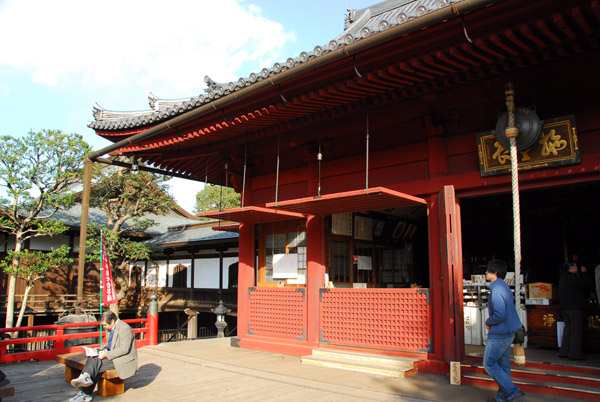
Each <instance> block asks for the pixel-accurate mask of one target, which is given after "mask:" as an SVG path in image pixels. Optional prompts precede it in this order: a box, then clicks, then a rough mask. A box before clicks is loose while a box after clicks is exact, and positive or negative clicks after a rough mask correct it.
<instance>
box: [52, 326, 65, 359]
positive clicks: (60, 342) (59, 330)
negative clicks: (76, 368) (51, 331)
mask: <svg viewBox="0 0 600 402" xmlns="http://www.w3.org/2000/svg"><path fill="white" fill-rule="evenodd" d="M64 334H65V329H64V328H63V327H62V326H61V325H57V327H56V336H57V337H58V339H57V340H55V341H54V350H56V351H57V352H58V354H60V353H62V350H63V349H64V348H65V340H64V339H63V337H62V336H63V335H64Z"/></svg>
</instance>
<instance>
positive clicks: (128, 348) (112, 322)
mask: <svg viewBox="0 0 600 402" xmlns="http://www.w3.org/2000/svg"><path fill="white" fill-rule="evenodd" d="M100 322H101V323H102V325H103V326H104V327H105V328H106V343H105V344H104V345H102V348H101V349H100V351H99V353H98V356H91V357H88V359H87V361H86V362H85V366H84V367H83V370H82V372H81V375H80V376H79V377H77V378H75V379H73V380H72V381H71V385H72V386H74V387H77V388H80V390H79V393H77V395H75V396H74V397H73V398H71V399H69V402H89V401H91V400H92V393H93V392H94V387H95V386H96V382H97V381H98V379H99V378H100V376H101V375H102V373H103V372H105V371H106V370H109V369H113V368H114V369H115V370H117V374H118V375H119V377H120V378H122V379H126V378H129V377H131V376H133V375H135V373H136V372H137V365H138V358H137V349H136V347H135V336H134V334H133V331H132V330H131V327H130V326H129V325H128V324H127V323H125V322H123V321H121V320H119V319H118V318H117V316H116V315H115V313H113V312H112V311H106V312H104V313H102V316H101V317H100Z"/></svg>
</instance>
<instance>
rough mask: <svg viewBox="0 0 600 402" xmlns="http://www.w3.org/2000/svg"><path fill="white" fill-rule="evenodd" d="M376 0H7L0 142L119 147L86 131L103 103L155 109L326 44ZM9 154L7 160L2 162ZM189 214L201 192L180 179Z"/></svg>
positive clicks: (0, 56) (0, 21)
mask: <svg viewBox="0 0 600 402" xmlns="http://www.w3.org/2000/svg"><path fill="white" fill-rule="evenodd" d="M375 3H377V1H376V0H321V1H318V0H303V1H292V0H218V1H215V0H170V1H168V2H167V1H164V0H102V1H90V0H0V38H1V39H0V136H4V135H10V136H13V137H19V136H22V135H25V134H27V133H28V132H29V131H31V130H33V131H34V132H37V131H40V130H42V129H52V130H62V131H63V132H66V133H78V134H81V135H82V136H83V139H84V140H85V141H86V142H88V143H89V144H90V145H91V146H92V147H93V149H94V150H99V149H101V148H104V147H106V146H108V145H110V142H109V141H107V140H104V139H102V138H101V137H99V136H97V135H96V134H95V132H94V130H92V129H90V128H89V127H87V123H88V122H89V121H92V120H93V119H94V117H93V114H92V108H93V106H94V104H96V103H97V104H98V105H100V106H101V107H103V108H105V109H108V110H113V111H132V110H149V108H150V106H149V104H148V95H149V94H150V93H152V94H154V95H156V96H157V97H159V98H162V99H179V98H187V97H191V96H197V95H199V94H202V93H204V89H205V88H206V84H205V82H204V76H206V75H208V76H209V77H211V78H212V79H213V80H214V81H216V82H229V81H236V80H237V79H238V78H240V77H244V78H247V77H248V76H249V75H250V73H251V72H259V71H260V70H261V69H262V68H263V67H272V66H273V64H274V63H275V62H281V61H285V60H286V59H287V58H288V57H297V56H299V55H300V53H301V52H302V51H310V50H312V49H314V47H315V46H317V45H321V46H322V45H325V44H327V43H328V42H329V41H330V40H331V39H333V38H334V37H336V36H337V35H339V34H340V33H342V32H343V30H344V17H345V16H346V14H347V11H346V10H347V8H348V7H350V8H352V9H355V10H360V9H363V8H365V7H368V6H370V5H372V4H375ZM1 157H2V155H0V158H1ZM170 185H171V194H172V195H173V196H174V197H175V200H176V201H177V203H178V204H179V205H180V206H181V207H183V208H184V209H186V210H187V211H188V212H193V209H194V204H195V196H196V193H197V192H198V191H200V190H201V189H202V186H203V184H202V183H197V182H193V181H189V180H183V179H174V180H171V182H170Z"/></svg>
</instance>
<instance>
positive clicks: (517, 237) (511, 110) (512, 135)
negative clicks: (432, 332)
mask: <svg viewBox="0 0 600 402" xmlns="http://www.w3.org/2000/svg"><path fill="white" fill-rule="evenodd" d="M506 107H507V109H508V127H507V128H506V137H508V138H509V141H510V166H511V174H512V179H511V181H512V199H513V237H514V251H515V306H516V307H517V308H518V307H519V306H520V304H521V218H520V216H521V212H520V201H519V166H518V161H517V136H518V135H519V128H518V127H517V125H516V124H515V92H514V90H513V85H512V82H510V81H509V82H508V83H507V84H506Z"/></svg>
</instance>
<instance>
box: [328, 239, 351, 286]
mask: <svg viewBox="0 0 600 402" xmlns="http://www.w3.org/2000/svg"><path fill="white" fill-rule="evenodd" d="M350 250H351V243H350V242H349V241H338V240H331V241H330V242H329V280H330V281H331V282H334V283H349V282H350V280H351V277H350V273H351V269H352V254H351V252H350Z"/></svg>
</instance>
